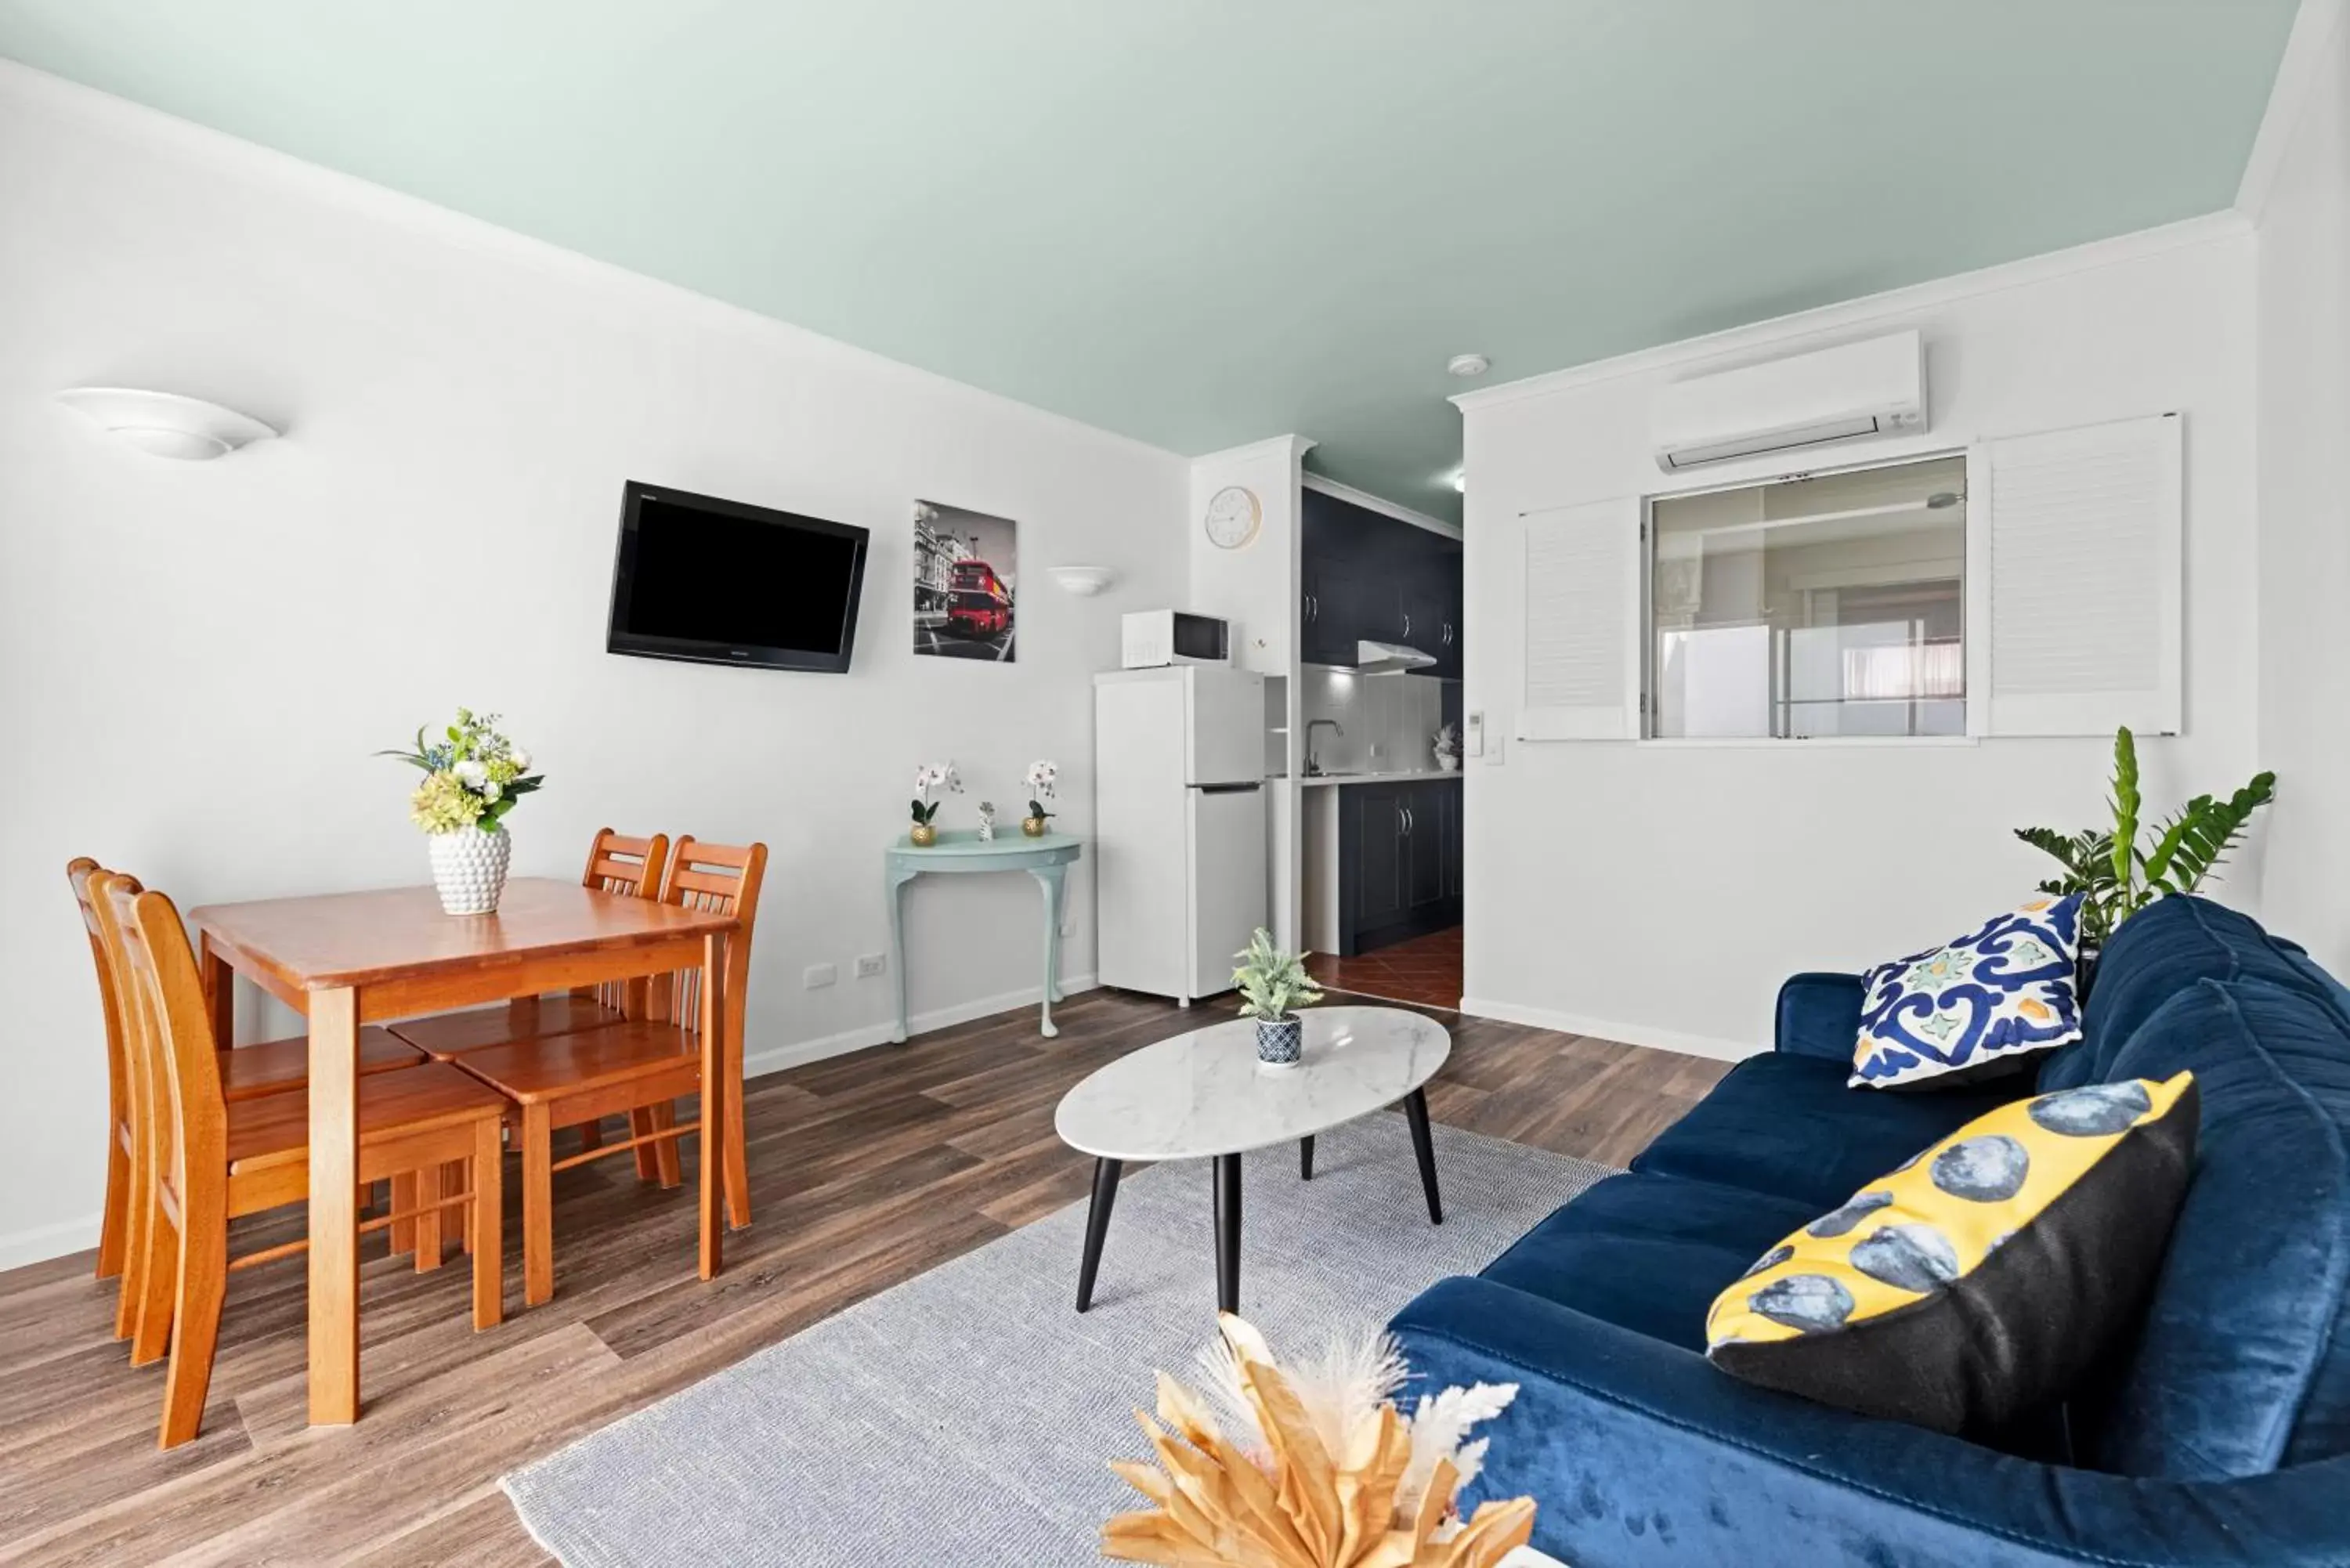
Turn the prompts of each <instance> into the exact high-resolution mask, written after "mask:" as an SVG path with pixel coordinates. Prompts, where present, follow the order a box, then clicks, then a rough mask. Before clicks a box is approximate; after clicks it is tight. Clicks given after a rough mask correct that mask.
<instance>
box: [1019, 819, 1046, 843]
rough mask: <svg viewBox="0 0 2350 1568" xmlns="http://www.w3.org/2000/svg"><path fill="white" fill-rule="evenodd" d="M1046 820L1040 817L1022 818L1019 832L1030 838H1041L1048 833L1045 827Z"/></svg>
mask: <svg viewBox="0 0 2350 1568" xmlns="http://www.w3.org/2000/svg"><path fill="white" fill-rule="evenodd" d="M1046 820H1047V819H1046V818H1045V817H1041V816H1024V817H1022V818H1021V819H1020V831H1021V832H1023V833H1024V834H1026V835H1027V836H1029V837H1031V838H1042V837H1044V836H1045V833H1046V832H1047V831H1048V830H1047V829H1046V827H1045V821H1046Z"/></svg>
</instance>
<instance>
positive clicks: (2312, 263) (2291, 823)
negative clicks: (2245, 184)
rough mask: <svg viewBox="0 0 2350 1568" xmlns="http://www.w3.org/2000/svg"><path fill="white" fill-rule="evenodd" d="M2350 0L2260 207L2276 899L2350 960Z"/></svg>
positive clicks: (2266, 661)
mask: <svg viewBox="0 0 2350 1568" xmlns="http://www.w3.org/2000/svg"><path fill="white" fill-rule="evenodd" d="M2340 10H2341V8H2340V7H2339V6H2338V5H2332V6H2327V7H2324V8H2323V10H2322V11H2321V10H2320V8H2318V7H2312V8H2310V11H2309V13H2308V14H2306V15H2304V16H2303V19H2302V24H2301V25H2302V26H2303V27H2310V28H2320V29H2322V30H2321V31H2319V32H2318V33H2317V36H2315V37H2314V38H2313V39H2312V40H2310V41H2311V43H2312V44H2313V45H2314V58H2313V59H2312V61H2311V64H2310V67H2309V74H2308V76H2307V78H2305V79H2303V80H2302V81H2301V82H2300V83H2299V84H2298V88H2299V91H2298V95H2297V96H2298V102H2296V103H2285V102H2281V103H2280V104H2279V106H2278V109H2276V110H2272V113H2279V112H2282V116H2283V118H2282V120H2281V122H2280V126H2279V129H2278V132H2277V134H2279V135H2280V136H2281V137H2282V157H2281V159H2280V160H2279V161H2278V162H2277V164H2276V167H2275V171H2274V174H2273V180H2272V183H2271V184H2270V186H2269V188H2268V190H2267V192H2266V199H2265V202H2264V203H2263V205H2262V211H2261V214H2260V238H2259V249H2260V260H2259V337H2260V346H2259V359H2260V389H2259V410H2260V517H2261V537H2260V569H2261V578H2260V608H2261V617H2260V659H2261V701H2260V735H2261V751H2262V756H2263V757H2264V759H2265V760H2266V761H2267V763H2269V765H2271V766H2272V767H2274V768H2275V769H2276V770H2277V774H2278V787H2277V803H2276V806H2275V808H2274V816H2275V820H2274V822H2273V823H2272V829H2273V833H2272V843H2273V845H2274V852H2273V853H2272V855H2271V856H2270V857H2269V863H2268V877H2267V883H2266V888H2265V891H2264V903H2265V909H2266V913H2267V914H2268V916H2269V918H2270V919H2272V920H2273V921H2274V923H2275V924H2276V926H2277V928H2278V929H2280V930H2282V931H2285V932H2287V933H2289V934H2291V935H2293V937H2295V938H2297V939H2299V940H2302V941H2303V942H2304V943H2306V944H2307V945H2308V946H2309V948H2310V950H2311V951H2312V952H2313V953H2314V954H2315V955H2316V957H2317V958H2318V959H2319V960H2320V961H2322V962H2324V963H2325V964H2326V965H2327V966H2328V967H2329V968H2331V969H2333V970H2334V972H2336V973H2342V974H2350V898H2345V893H2344V889H2345V885H2350V818H2345V815H2344V814H2345V807H2350V618H2345V616H2344V615H2343V613H2342V607H2343V604H2344V602H2345V600H2350V483H2345V467H2344V462H2343V453H2344V440H2345V432H2350V26H2344V25H2343V24H2342V21H2341V16H2340ZM2298 41H2299V40H2296V42H2297V43H2298ZM2287 90H2288V89H2287V88H2286V87H2284V86H2281V87H2280V89H2279V91H2280V95H2281V97H2282V94H2284V93H2285V92H2286V91H2287ZM2263 134H2264V135H2266V134H2268V132H2267V131H2265V130H2264V132H2263Z"/></svg>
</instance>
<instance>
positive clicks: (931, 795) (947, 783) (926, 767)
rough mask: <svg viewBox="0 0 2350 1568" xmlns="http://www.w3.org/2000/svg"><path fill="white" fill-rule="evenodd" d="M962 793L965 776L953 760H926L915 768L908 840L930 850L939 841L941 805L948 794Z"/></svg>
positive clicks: (916, 846)
mask: <svg viewBox="0 0 2350 1568" xmlns="http://www.w3.org/2000/svg"><path fill="white" fill-rule="evenodd" d="M951 794H962V774H959V773H957V772H956V771H955V765H954V763H951V762H946V763H923V764H922V765H921V766H920V767H918V768H916V769H915V770H914V826H913V827H912V829H911V830H910V831H909V832H908V833H907V835H906V841H907V842H908V843H909V844H911V845H912V846H914V847H915V848H917V849H928V848H929V847H930V846H931V845H933V844H936V843H937V842H938V841H939V830H938V827H937V826H936V823H937V819H938V815H939V807H940V806H941V805H944V804H945V803H946V797H947V796H949V795H951Z"/></svg>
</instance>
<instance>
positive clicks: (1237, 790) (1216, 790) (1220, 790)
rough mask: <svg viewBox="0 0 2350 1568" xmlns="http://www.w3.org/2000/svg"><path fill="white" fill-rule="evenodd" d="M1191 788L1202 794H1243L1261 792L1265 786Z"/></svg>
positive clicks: (1205, 785) (1200, 786)
mask: <svg viewBox="0 0 2350 1568" xmlns="http://www.w3.org/2000/svg"><path fill="white" fill-rule="evenodd" d="M1191 787H1192V788H1193V789H1195V790H1198V791H1199V792H1200V793H1201V794H1249V793H1253V792H1254V791H1256V790H1261V789H1263V787H1264V785H1263V784H1193V785H1192V786H1191Z"/></svg>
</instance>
